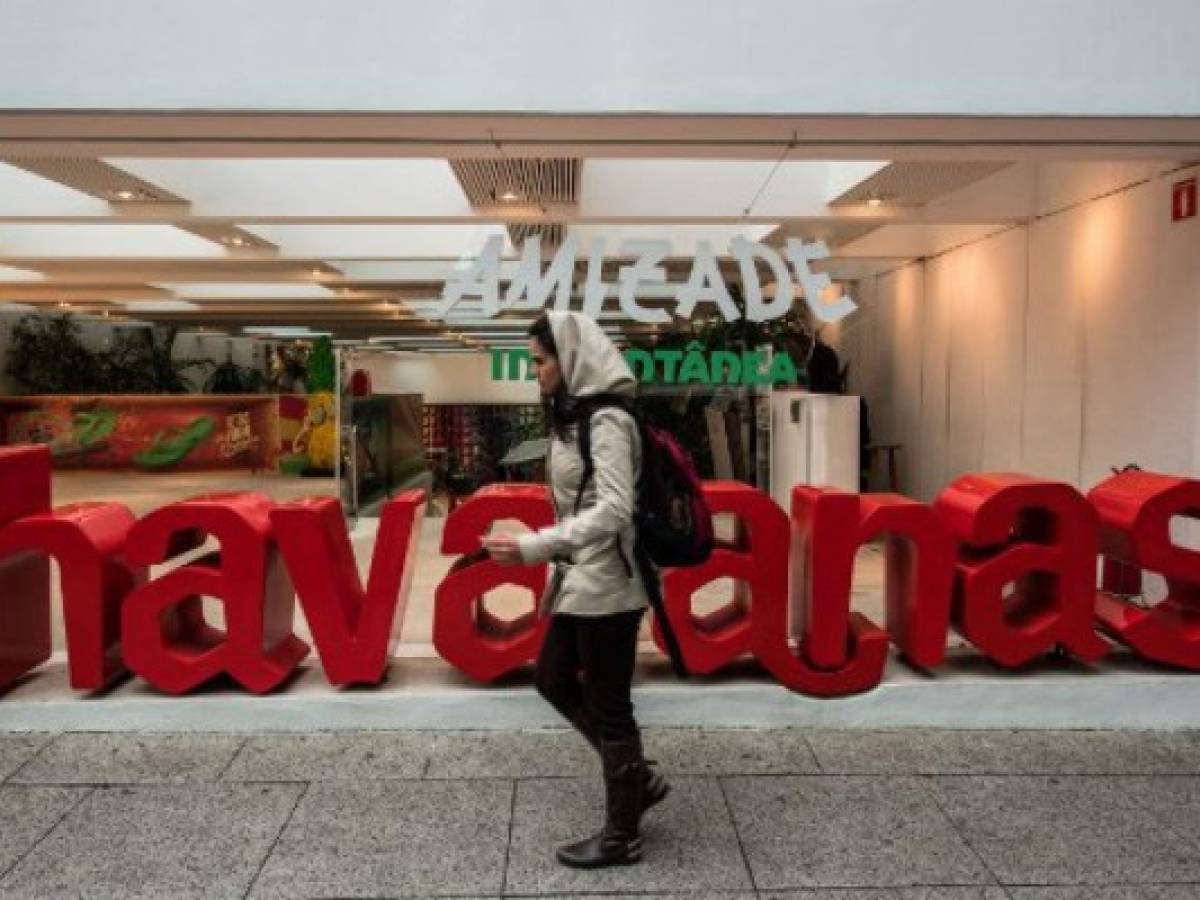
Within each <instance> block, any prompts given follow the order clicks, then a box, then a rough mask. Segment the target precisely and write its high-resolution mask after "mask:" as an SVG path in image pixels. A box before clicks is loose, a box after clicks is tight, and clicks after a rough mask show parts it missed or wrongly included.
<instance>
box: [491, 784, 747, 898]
mask: <svg viewBox="0 0 1200 900" xmlns="http://www.w3.org/2000/svg"><path fill="white" fill-rule="evenodd" d="M673 785H674V789H673V791H672V793H671V796H670V797H668V798H667V800H666V801H665V802H664V803H663V804H662V805H661V806H658V807H656V808H655V809H654V811H653V812H651V813H650V814H649V815H648V816H647V817H646V819H645V821H644V822H643V823H642V834H643V837H644V839H645V856H644V858H643V860H642V862H641V863H639V864H638V865H635V866H618V867H615V868H612V869H604V870H599V871H591V872H581V871H578V870H574V869H568V868H565V867H564V866H562V865H560V864H559V863H558V862H557V861H556V860H555V858H554V848H555V847H556V846H557V845H558V844H562V843H565V842H567V841H571V840H576V839H578V838H582V837H587V835H589V834H591V833H593V832H594V831H595V830H596V829H597V828H598V827H599V825H600V824H601V822H602V821H603V788H602V786H601V785H600V783H599V780H598V779H595V780H593V779H562V778H556V779H545V780H541V779H531V780H527V781H520V782H518V784H517V798H516V806H515V810H514V813H513V828H512V845H511V847H510V850H509V862H508V879H507V887H506V893H510V894H570V893H574V892H602V893H616V892H620V891H628V892H631V893H634V892H636V893H641V892H654V891H659V892H664V891H703V890H709V891H722V890H729V891H737V890H746V889H749V888H751V887H752V885H751V882H750V879H749V873H748V872H747V871H746V868H745V865H744V864H743V862H742V858H741V854H740V852H739V850H738V844H737V835H736V834H735V833H734V830H733V824H732V823H731V822H730V821H729V815H728V812H727V810H726V807H725V802H724V799H723V798H722V796H721V790H720V785H718V784H717V782H716V781H714V780H712V779H708V778H683V777H681V778H676V779H673Z"/></svg>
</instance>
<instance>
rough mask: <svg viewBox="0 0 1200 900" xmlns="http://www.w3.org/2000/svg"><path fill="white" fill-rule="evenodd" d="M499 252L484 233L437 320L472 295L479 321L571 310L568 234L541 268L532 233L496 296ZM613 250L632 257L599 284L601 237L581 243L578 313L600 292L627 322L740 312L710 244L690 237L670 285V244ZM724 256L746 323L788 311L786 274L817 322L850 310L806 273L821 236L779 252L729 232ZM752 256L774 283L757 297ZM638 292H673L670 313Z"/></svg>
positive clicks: (600, 300) (575, 245) (575, 247)
mask: <svg viewBox="0 0 1200 900" xmlns="http://www.w3.org/2000/svg"><path fill="white" fill-rule="evenodd" d="M503 249H504V239H503V238H502V237H501V236H499V235H493V236H492V237H490V238H488V240H487V243H486V244H485V245H484V247H483V250H482V251H481V252H480V254H479V256H478V257H476V258H475V259H473V260H471V261H470V262H469V263H468V264H467V265H465V266H464V267H463V268H462V269H460V270H459V271H457V272H456V273H455V276H454V277H453V278H451V279H449V280H447V282H446V284H445V287H444V288H443V290H442V300H441V304H440V305H439V306H438V308H437V312H436V315H437V317H438V318H443V319H445V318H450V317H451V316H452V315H453V313H454V309H455V307H456V306H458V304H459V303H460V302H462V301H463V300H472V301H475V300H477V301H478V302H479V304H480V307H481V308H482V314H483V316H484V317H485V318H492V317H494V316H498V315H499V314H500V313H501V312H502V311H507V310H526V311H529V310H540V309H543V308H545V307H546V305H547V304H551V302H552V306H553V308H554V309H556V310H567V309H570V308H571V290H572V284H573V281H574V275H575V260H576V258H577V257H578V255H579V249H580V248H579V241H578V239H576V238H573V237H568V238H567V239H566V240H564V241H563V243H562V245H561V246H560V247H559V248H558V251H557V252H556V253H555V254H554V257H553V259H551V261H550V263H549V265H547V266H546V267H545V268H543V265H542V245H541V239H540V238H538V237H536V236H535V237H531V238H529V239H528V240H526V241H525V243H524V244H523V245H522V248H521V258H520V262H519V263H518V265H517V272H516V275H515V276H514V277H513V278H512V279H511V280H510V281H509V283H508V286H507V288H506V289H505V290H504V293H503V295H502V294H501V291H500V281H501V279H500V255H501V253H502V252H503ZM618 249H619V252H620V255H621V256H627V257H632V258H633V260H634V261H633V262H632V263H631V264H629V265H624V266H621V267H620V268H619V269H618V270H617V283H616V284H615V285H612V284H608V283H606V282H604V281H601V269H602V267H603V263H604V254H605V250H606V247H605V242H604V240H603V239H602V238H597V239H596V240H594V241H592V242H591V245H590V246H589V247H588V254H587V269H586V278H585V280H584V290H583V304H582V311H583V313H584V314H585V315H588V316H591V317H592V318H599V316H600V312H601V310H602V309H603V306H604V300H605V297H606V296H608V295H609V294H611V293H612V292H613V290H615V292H616V295H617V302H618V304H619V306H620V309H621V311H622V312H623V313H624V314H625V315H627V316H628V317H629V318H631V319H633V320H634V321H635V322H644V323H647V324H661V325H665V324H667V323H669V322H670V321H671V320H672V317H673V316H674V317H677V318H683V319H691V318H692V317H693V316H694V315H695V314H696V310H697V308H699V307H700V306H702V305H706V306H711V307H715V309H716V311H717V312H718V313H720V315H721V316H722V317H724V318H725V319H726V320H727V321H730V322H732V321H735V320H737V319H740V318H742V310H741V309H739V307H738V305H737V304H736V303H734V301H733V297H732V296H731V295H730V293H729V288H728V286H727V285H726V284H725V279H724V278H723V277H722V275H721V270H720V267H719V266H718V265H717V257H716V255H715V254H714V252H713V247H712V243H711V242H710V241H697V243H696V253H695V255H694V256H693V258H692V268H691V274H690V275H689V276H688V279H687V281H685V282H680V283H677V284H673V283H669V282H668V281H667V271H666V269H665V268H664V267H663V264H664V263H665V262H666V260H667V257H668V256H669V255H670V253H671V243H670V241H667V240H661V239H636V240H627V241H623V242H621V244H620V246H619V248H618ZM729 253H730V255H732V256H733V258H734V259H735V260H737V264H738V269H739V272H740V274H741V283H742V289H743V291H744V293H745V317H746V318H747V319H749V320H750V321H752V322H765V321H768V320H770V319H777V318H779V317H780V316H783V315H785V314H786V313H787V312H788V311H789V310H790V309H791V308H792V301H793V299H794V297H795V290H796V289H795V285H794V284H793V276H794V278H795V281H796V282H797V283H798V284H799V285H800V288H801V290H802V291H803V293H804V299H805V302H806V303H807V304H808V306H809V308H810V309H811V310H812V313H813V315H814V316H815V317H816V318H817V319H818V320H819V321H821V322H836V321H837V320H838V319H841V318H844V317H845V316H847V315H849V314H850V313H851V312H853V311H854V310H855V309H856V308H857V307H856V305H855V303H854V300H853V299H851V298H850V297H849V296H847V295H842V296H839V297H836V298H834V299H833V300H832V301H830V302H826V300H825V297H826V295H827V294H828V293H829V292H830V290H831V288H832V286H833V285H832V282H831V281H830V278H829V275H828V274H826V273H822V272H814V271H813V270H812V263H813V261H815V260H818V259H825V258H826V257H827V256H829V249H828V247H826V246H825V244H824V243H823V242H821V241H816V242H813V243H805V242H804V241H799V240H796V239H795V238H789V239H788V240H787V241H786V243H785V244H784V248H783V253H782V254H780V252H779V251H778V250H776V249H775V248H774V247H769V246H767V245H766V244H762V243H758V242H754V241H749V240H747V239H746V238H742V237H736V238H734V239H733V240H732V241H731V242H730V244H729ZM785 259H786V262H785ZM759 261H761V262H763V263H765V264H766V266H767V268H768V269H769V270H770V271H771V280H772V282H773V283H774V286H775V291H774V295H773V296H771V297H767V296H765V292H764V291H763V285H762V282H761V281H760V280H759V274H758V262H759ZM789 265H790V269H789ZM643 289H649V290H651V291H655V292H665V293H666V294H668V295H669V296H671V297H673V299H674V301H675V307H674V310H673V316H672V312H668V311H667V310H666V309H664V308H662V307H647V306H642V305H641V304H640V303H639V302H638V297H639V292H640V291H642V290H643ZM552 298H553V299H552Z"/></svg>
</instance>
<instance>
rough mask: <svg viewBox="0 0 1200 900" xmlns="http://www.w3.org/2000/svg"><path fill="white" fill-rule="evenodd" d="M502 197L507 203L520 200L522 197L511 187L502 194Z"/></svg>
mask: <svg viewBox="0 0 1200 900" xmlns="http://www.w3.org/2000/svg"><path fill="white" fill-rule="evenodd" d="M500 199H501V200H503V201H504V202H505V203H512V202H513V201H514V200H520V199H521V197H520V195H519V194H518V193H517V192H516V191H514V190H512V189H511V188H510V189H509V190H506V191H505V192H504V193H503V194H501V195H500Z"/></svg>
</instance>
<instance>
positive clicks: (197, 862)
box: [0, 784, 303, 900]
mask: <svg viewBox="0 0 1200 900" xmlns="http://www.w3.org/2000/svg"><path fill="white" fill-rule="evenodd" d="M302 789H303V788H302V786H301V785H249V784H245V785H243V784H205V785H199V784H189V785H145V786H137V787H132V786H131V787H101V788H97V789H96V790H95V791H93V792H92V793H91V794H90V795H89V796H88V797H87V798H86V799H85V800H84V801H83V802H82V803H81V804H80V805H79V806H78V807H76V808H75V809H74V810H73V811H72V812H71V813H70V814H69V815H68V816H67V817H66V818H65V819H64V820H63V821H62V822H61V823H60V824H59V825H58V827H57V828H55V829H54V831H52V832H51V833H50V835H49V836H48V837H46V838H45V839H44V840H43V841H42V842H41V843H39V844H38V845H37V846H36V847H35V848H34V849H33V850H32V851H31V852H30V853H29V855H28V856H26V857H25V858H24V859H23V860H21V862H20V863H19V864H18V865H17V866H16V867H15V868H14V869H13V870H12V871H11V872H10V873H9V874H8V876H7V877H6V878H5V879H4V880H3V881H2V882H0V893H3V895H4V896H5V897H60V896H65V895H72V896H81V895H83V896H91V897H106V898H107V897H129V898H132V897H145V898H155V900H160V898H163V897H171V898H189V897H206V898H207V897H241V896H242V895H243V894H244V893H245V891H246V889H247V888H248V887H249V885H250V882H251V880H252V879H253V878H254V874H255V872H256V871H257V870H258V867H259V865H260V864H261V862H262V860H263V858H264V857H265V856H266V854H267V851H268V850H269V848H270V846H271V842H272V841H273V840H274V839H275V837H276V836H277V835H278V834H279V830H280V829H281V828H282V827H283V824H284V822H285V821H286V820H287V817H288V815H289V813H290V812H291V810H292V808H293V806H294V805H295V801H296V798H297V796H298V795H299V793H300V791H301V790H302Z"/></svg>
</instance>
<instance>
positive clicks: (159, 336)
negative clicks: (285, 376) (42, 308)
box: [5, 315, 212, 394]
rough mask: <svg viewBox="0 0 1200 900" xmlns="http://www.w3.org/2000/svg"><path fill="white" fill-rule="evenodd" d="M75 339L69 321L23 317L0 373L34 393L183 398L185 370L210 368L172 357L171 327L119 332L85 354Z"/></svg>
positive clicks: (76, 331) (199, 361) (73, 323)
mask: <svg viewBox="0 0 1200 900" xmlns="http://www.w3.org/2000/svg"><path fill="white" fill-rule="evenodd" d="M79 335H80V328H79V323H78V321H77V320H76V319H75V318H74V317H72V316H69V315H66V316H53V317H49V318H47V317H44V316H36V315H30V316H23V317H22V318H20V319H18V320H17V322H16V323H15V324H14V325H13V326H12V345H11V347H10V348H9V352H8V364H7V365H6V366H5V371H6V372H7V373H8V374H9V375H11V376H12V377H13V378H14V379H15V380H16V381H17V382H18V383H19V384H20V385H21V386H22V387H23V388H25V389H26V390H27V391H29V392H30V393H34V394H184V393H187V392H188V390H189V385H188V381H187V378H186V374H187V372H188V370H189V369H194V368H203V367H207V366H210V365H212V363H211V362H209V361H208V360H206V359H175V358H173V357H172V356H171V349H172V347H173V346H174V344H175V329H174V328H167V329H157V328H130V329H121V330H119V331H117V332H115V333H114V335H113V338H112V345H111V346H110V347H109V348H108V349H107V350H91V349H89V348H88V347H86V346H85V345H84V343H83V341H82V340H81V339H80V336H79Z"/></svg>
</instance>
